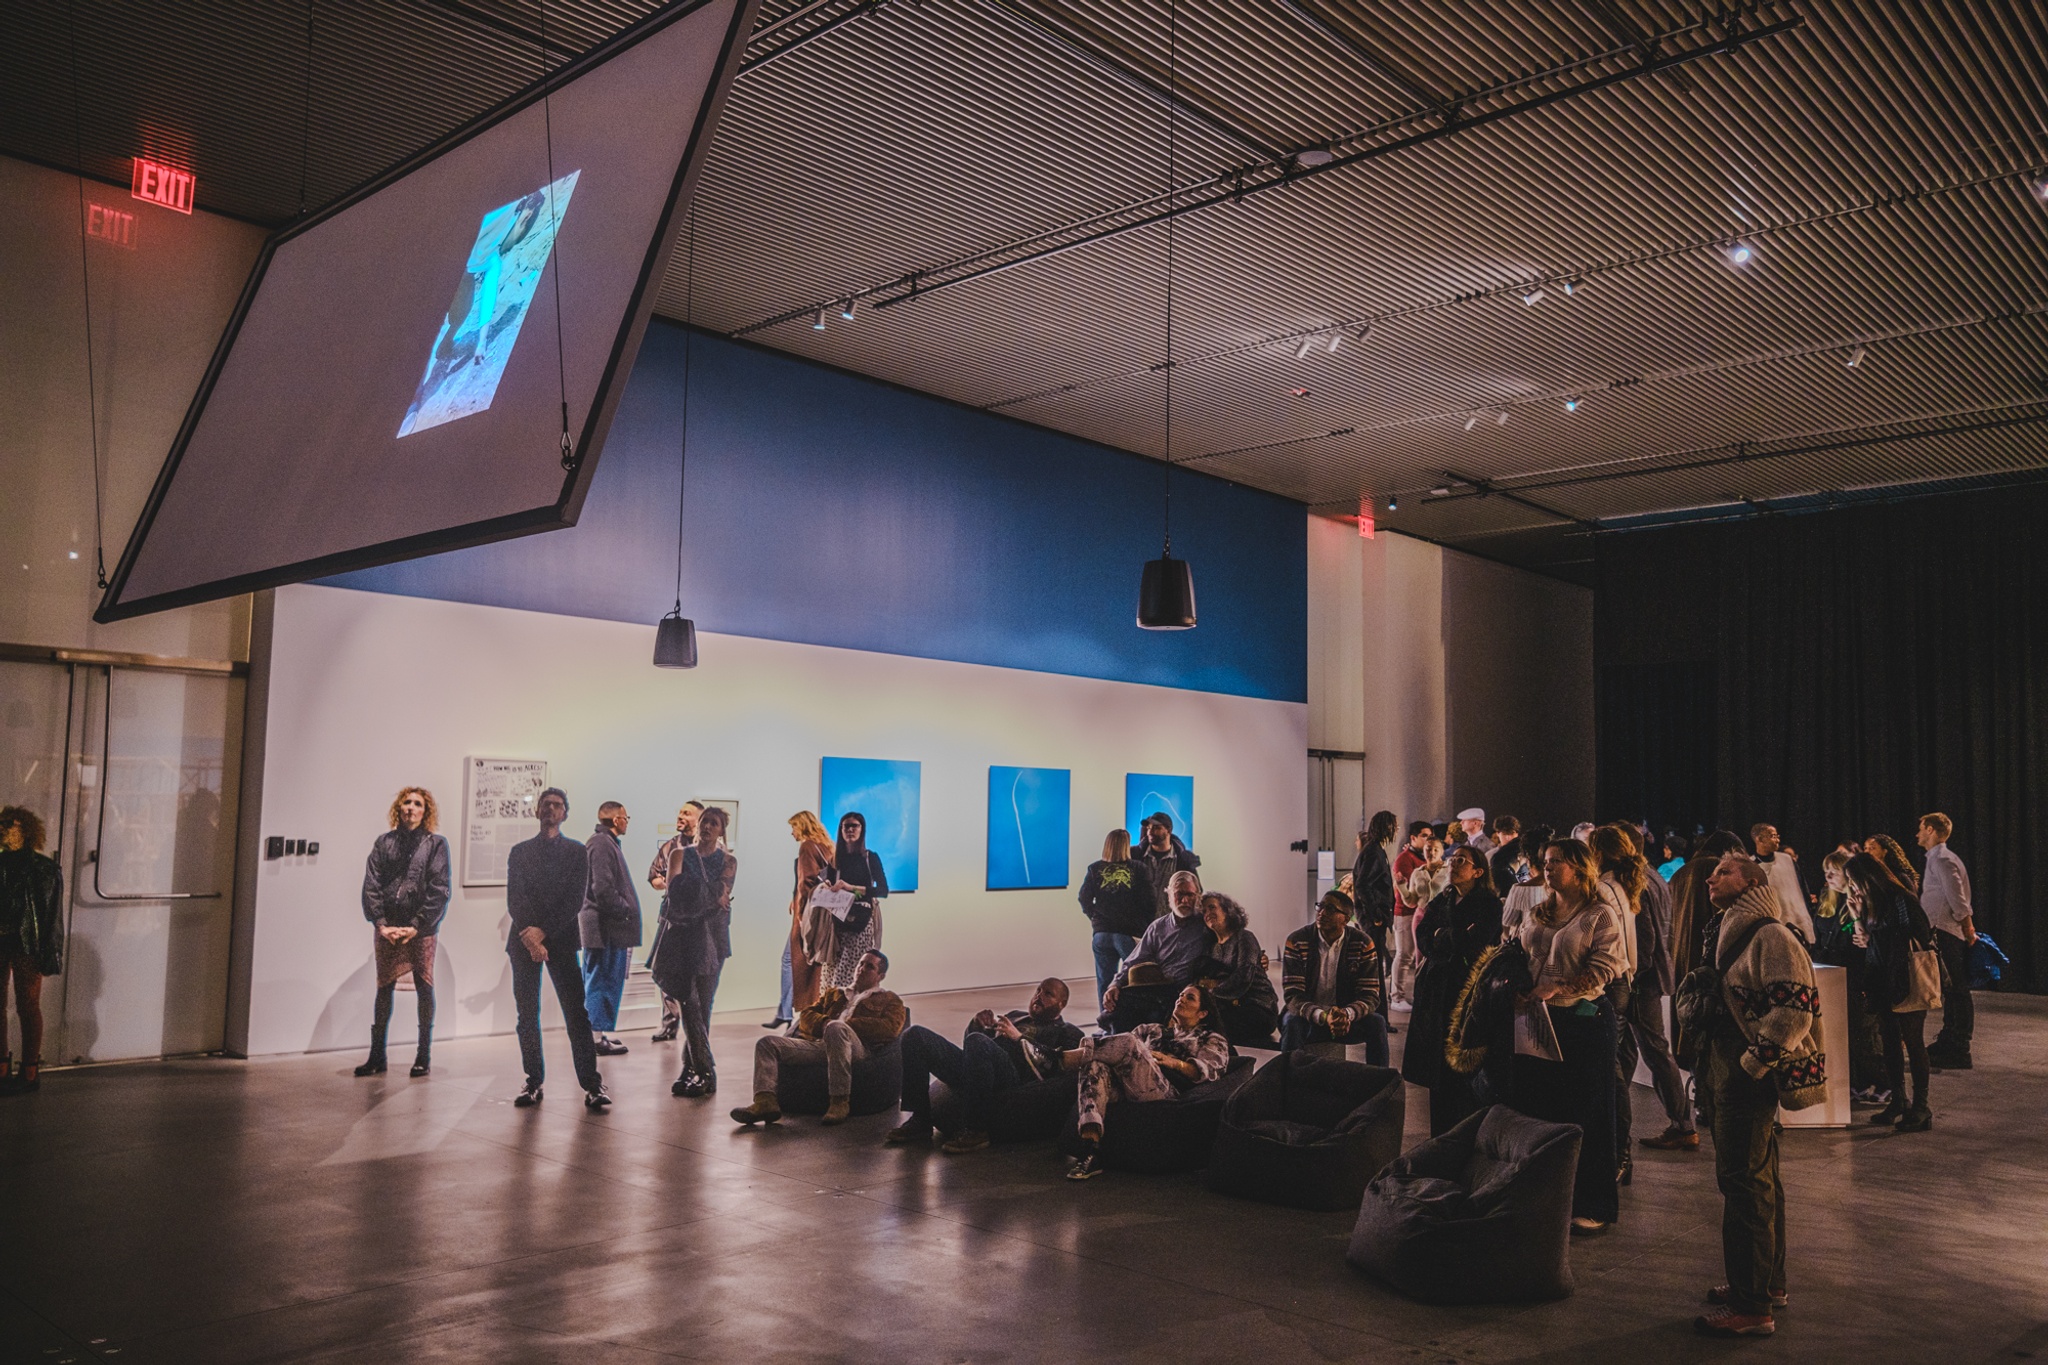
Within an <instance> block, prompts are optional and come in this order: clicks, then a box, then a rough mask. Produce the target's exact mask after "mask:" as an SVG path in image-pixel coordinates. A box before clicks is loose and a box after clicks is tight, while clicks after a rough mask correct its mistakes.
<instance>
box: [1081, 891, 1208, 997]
mask: <svg viewBox="0 0 2048 1365" xmlns="http://www.w3.org/2000/svg"><path fill="white" fill-rule="evenodd" d="M1166 895H1167V899H1168V901H1169V902H1170V903H1171V905H1172V906H1173V910H1172V913H1170V914H1165V915H1161V916H1160V917H1159V918H1158V919H1155V920H1153V921H1152V924H1151V926H1150V927H1149V928H1147V929H1146V930H1145V936H1144V937H1143V938H1141V939H1139V940H1138V946H1137V947H1136V948H1134V949H1132V950H1131V955H1130V956H1129V957H1127V958H1125V959H1124V963H1123V966H1121V967H1119V968H1118V969H1117V973H1116V976H1115V978H1114V979H1112V980H1111V981H1110V983H1109V989H1108V990H1106V991H1104V992H1103V993H1102V1023H1103V1025H1104V1027H1106V1028H1108V1029H1109V1030H1110V1031H1111V1032H1112V1033H1128V1032H1129V1031H1130V1030H1132V1029H1134V1028H1136V1027H1137V1026H1138V1025H1140V1024H1159V1023H1164V1022H1165V1021H1166V1018H1167V1016H1168V1015H1169V1014H1171V1013H1172V1012H1173V1004H1174V1001H1175V999H1177V998H1178V997H1179V995H1180V993H1181V990H1182V988H1183V987H1185V986H1186V985H1187V984H1188V982H1190V981H1192V980H1194V979H1195V969H1196V968H1197V967H1198V966H1200V965H1201V962H1202V959H1203V958H1205V957H1207V956H1208V955H1209V950H1210V949H1211V948H1213V947H1215V946H1216V936H1215V935H1214V934H1212V933H1210V932H1209V926H1208V925H1206V924H1204V923H1203V922H1202V884H1201V883H1200V882H1199V881H1197V880H1195V874H1194V873H1192V872H1176V873H1174V874H1173V876H1172V877H1171V878H1170V879H1169V880H1168V881H1167V884H1166ZM1133 973H1135V974H1136V979H1135V980H1133Z"/></svg>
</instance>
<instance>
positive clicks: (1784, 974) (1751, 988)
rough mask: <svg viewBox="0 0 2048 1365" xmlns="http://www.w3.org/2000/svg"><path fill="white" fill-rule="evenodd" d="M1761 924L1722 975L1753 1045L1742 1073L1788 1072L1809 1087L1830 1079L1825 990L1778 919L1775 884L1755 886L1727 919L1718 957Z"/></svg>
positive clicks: (1787, 1081)
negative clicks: (1823, 1027)
mask: <svg viewBox="0 0 2048 1365" xmlns="http://www.w3.org/2000/svg"><path fill="white" fill-rule="evenodd" d="M1759 920H1768V921H1770V922H1769V923H1766V924H1764V925H1763V926H1762V927H1761V928H1759V929H1758V930H1757V931H1756V933H1755V934H1754V935H1753V936H1751V938H1750V940H1749V943H1748V944H1747V945H1746V946H1745V947H1744V948H1743V950H1742V953H1741V955H1740V956H1739V957H1737V958H1736V959H1735V960H1734V961H1733V962H1731V963H1729V964H1728V969H1727V970H1726V971H1724V972H1723V973H1722V974H1721V989H1722V992H1723V993H1724V995H1725V996H1726V997H1727V1001H1728V1010H1729V1014H1730V1015H1731V1016H1732V1017H1733V1018H1734V1021H1735V1024H1736V1027H1738V1028H1739V1029H1740V1030H1741V1031H1742V1039H1743V1042H1744V1043H1745V1044H1746V1046H1745V1047H1744V1048H1743V1052H1742V1069H1743V1070H1744V1071H1747V1072H1748V1073H1749V1074H1750V1075H1752V1076H1755V1077H1756V1078H1757V1079H1759V1080H1761V1079H1763V1078H1764V1077H1765V1076H1767V1075H1770V1074H1771V1073H1773V1072H1779V1073H1782V1076H1783V1080H1782V1084H1784V1085H1787V1086H1790V1087H1792V1088H1805V1087H1806V1086H1809V1085H1814V1084H1818V1083H1819V1081H1820V1080H1821V1079H1822V1078H1823V1077H1824V1076H1825V1073H1826V1065H1825V1063H1826V1058H1825V1054H1824V1053H1823V1052H1822V1049H1821V1036H1820V991H1819V989H1818V988H1817V987H1816V986H1815V985H1814V980H1813V959H1812V958H1810V957H1809V956H1807V952H1806V946H1805V945H1804V944H1802V943H1801V942H1800V941H1799V939H1798V938H1797V936H1796V935H1795V934H1794V932H1793V931H1792V930H1791V929H1789V928H1787V927H1786V926H1785V924H1784V923H1783V922H1782V921H1781V920H1779V918H1778V904H1777V898H1776V896H1775V895H1774V894H1773V893H1772V891H1771V888H1770V887H1768V886H1752V887H1750V888H1749V889H1748V890H1746V891H1744V892H1743V893H1742V896H1741V898H1740V899H1739V900H1737V901H1736V902H1735V904H1733V905H1731V906H1729V907H1728V908H1727V909H1726V910H1725V911H1723V912H1722V915H1721V936H1720V939H1719V942H1718V943H1717V944H1716V954H1717V956H1718V955H1719V954H1721V953H1725V952H1726V951H1727V950H1728V949H1729V948H1731V947H1733V946H1734V944H1735V942H1736V941H1737V940H1738V939H1740V938H1741V937H1742V935H1743V934H1745V933H1747V932H1748V930H1749V927H1750V926H1751V925H1753V924H1756V923H1757V922H1758V921H1759Z"/></svg>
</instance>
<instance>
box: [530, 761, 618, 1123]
mask: <svg viewBox="0 0 2048 1365" xmlns="http://www.w3.org/2000/svg"><path fill="white" fill-rule="evenodd" d="M533 813H534V818H535V819H537V820H539V821H540V833H539V834H536V835H535V836H534V837H533V838H531V839H528V840H527V841H526V842H525V843H523V844H518V845H516V846H514V848H513V849H512V852H511V854H510V855H509V857H508V859H507V868H506V873H505V909H506V910H507V911H508V912H510V914H511V916H512V932H511V934H510V935H509V936H508V937H507V938H506V940H505V956H506V957H508V958H510V959H511V961H512V1002H513V1004H514V1006H515V1007H516V1008H517V1010H518V1012H519V1056H520V1059H521V1060H522V1061H523V1062H524V1063H525V1066H526V1089H524V1090H522V1091H520V1092H519V1094H518V1096H517V1097H516V1098H515V1099H514V1100H513V1101H512V1103H513V1104H515V1105H517V1106H518V1107H520V1108H521V1109H531V1108H532V1107H533V1106H534V1105H536V1104H539V1103H540V1100H541V1081H542V1079H543V1078H544V1077H545V1076H546V1074H547V1060H546V1058H545V1056H544V1055H543V1054H542V1052H541V1046H540V978H541V973H542V972H543V971H545V972H546V973H547V974H548V976H549V977H550V978H552V979H553V981H554V983H555V999H556V1000H557V1001H558V1002H560V1004H561V1006H562V1022H563V1024H564V1025H565V1026H566V1027H567V1028H568V1030H569V1055H570V1056H571V1057H572V1058H574V1059H575V1062H576V1079H577V1081H578V1082H579V1083H580V1084H581V1085H582V1086H583V1103H584V1106H585V1107H586V1108H589V1109H592V1110H596V1111H599V1112H602V1111H603V1110H604V1109H606V1108H607V1107H609V1106H610V1104H611V1102H612V1097H611V1096H610V1095H608V1094H606V1093H605V1088H604V1080H603V1078H602V1077H600V1076H599V1075H598V1074H597V1049H596V1048H595V1047H594V1046H593V1045H592V1040H591V1036H590V1015H589V1014H588V1013H587V1012H585V1010H584V1008H583V971H582V969H581V968H580V967H579V966H578V965H577V962H576V952H577V949H578V948H579V947H581V946H582V937H581V934H580V933H579V930H578V925H577V916H578V915H579V914H580V913H581V911H582V909H583V893H584V891H585V889H586V888H587V887H588V885H589V882H590V862H589V858H588V856H587V854H586V853H585V851H584V848H583V845H582V844H579V843H577V842H576V841H575V840H574V839H571V838H568V837H566V836H565V835H564V834H563V833H562V822H563V821H564V820H566V819H568V818H569V798H568V796H567V795H565V794H564V793H563V791H562V789H561V788H560V787H549V788H548V789H547V790H546V791H544V792H542V793H541V794H540V799H539V800H537V801H535V802H534V806H533Z"/></svg>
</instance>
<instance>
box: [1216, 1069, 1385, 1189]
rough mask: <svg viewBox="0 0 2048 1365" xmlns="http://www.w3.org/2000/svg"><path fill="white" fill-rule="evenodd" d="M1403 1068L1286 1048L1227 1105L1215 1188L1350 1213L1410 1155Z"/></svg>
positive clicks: (1218, 1134) (1219, 1130)
mask: <svg viewBox="0 0 2048 1365" xmlns="http://www.w3.org/2000/svg"><path fill="white" fill-rule="evenodd" d="M1407 1117H1408V1096H1407V1090H1406V1088H1405V1087H1404V1086H1403V1085H1402V1083H1401V1073H1400V1072H1398V1071H1395V1070H1392V1069H1391V1068H1389V1067H1384V1066H1367V1065H1365V1064H1364V1063H1362V1062H1347V1061H1343V1060H1341V1059H1336V1060H1332V1059H1328V1058H1323V1057H1317V1056H1313V1055H1305V1054H1303V1053H1301V1052H1289V1053H1283V1054H1282V1055H1280V1056H1279V1057H1276V1058H1274V1059H1273V1060H1272V1061H1270V1062H1268V1063H1266V1065H1265V1066H1263V1067H1261V1068H1260V1069H1259V1070H1258V1071H1257V1073H1255V1074H1254V1075H1253V1076H1252V1078H1251V1080H1250V1081H1248V1082H1246V1083H1245V1084H1244V1085H1243V1086H1241V1087H1239V1088H1238V1091H1237V1093H1236V1094H1234V1095H1232V1096H1231V1097H1230V1099H1229V1100H1228V1101H1226V1102H1225V1103H1224V1106H1223V1113H1222V1117H1221V1122H1220V1123H1219V1125H1218V1127H1217V1130H1216V1145H1215V1147H1214V1149H1213V1150H1212V1151H1211V1153H1210V1156H1209V1188H1210V1189H1212V1190H1215V1191H1217V1192H1218V1193H1219V1194H1235V1195H1242V1196H1243V1197H1245V1198H1247V1199H1262V1200H1264V1201H1266V1202H1267V1203H1269V1204H1285V1205H1287V1206H1289V1207H1290V1208H1297V1209H1348V1208H1353V1207H1356V1206H1357V1204H1358V1202H1359V1200H1360V1199H1362V1198H1364V1196H1365V1187H1366V1185H1367V1184H1369V1183H1370V1182H1371V1180H1372V1178H1373V1176H1375V1175H1377V1174H1378V1173H1379V1171H1380V1169H1381V1168H1382V1167H1384V1166H1385V1165H1386V1164H1387V1163H1388V1162H1390V1161H1392V1160H1393V1159H1394V1158H1395V1157H1397V1156H1399V1155H1400V1153H1401V1128H1402V1125H1403V1124H1404V1123H1405V1122H1406V1120H1407Z"/></svg>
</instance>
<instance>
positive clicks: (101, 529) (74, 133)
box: [70, 0, 107, 592]
mask: <svg viewBox="0 0 2048 1365" xmlns="http://www.w3.org/2000/svg"><path fill="white" fill-rule="evenodd" d="M70 17H71V144H72V151H71V155H72V160H73V164H74V165H75V166H76V168H77V172H78V176H77V178H78V280H79V284H80V285H81V287H82V288H83V289H84V291H85V411H86V417H87V419H88V420H89V421H90V422H91V423H92V429H91V433H90V434H91V436H92V562H93V572H94V574H95V575H96V576H97V577H98V579H99V585H100V591H101V592H105V591H106V590H107V535H106V525H105V513H104V512H103V511H102V510H101V501H102V499H101V496H100V410H99V400H98V398H97V397H96V394H97V390H98V385H97V384H96V383H95V382H94V379H93V372H92V269H91V260H90V255H89V253H88V252H87V250H86V231H85V229H86V221H87V220H86V213H85V113H84V108H85V106H84V101H83V100H81V99H80V98H79V94H78V0H71V6H70Z"/></svg>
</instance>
